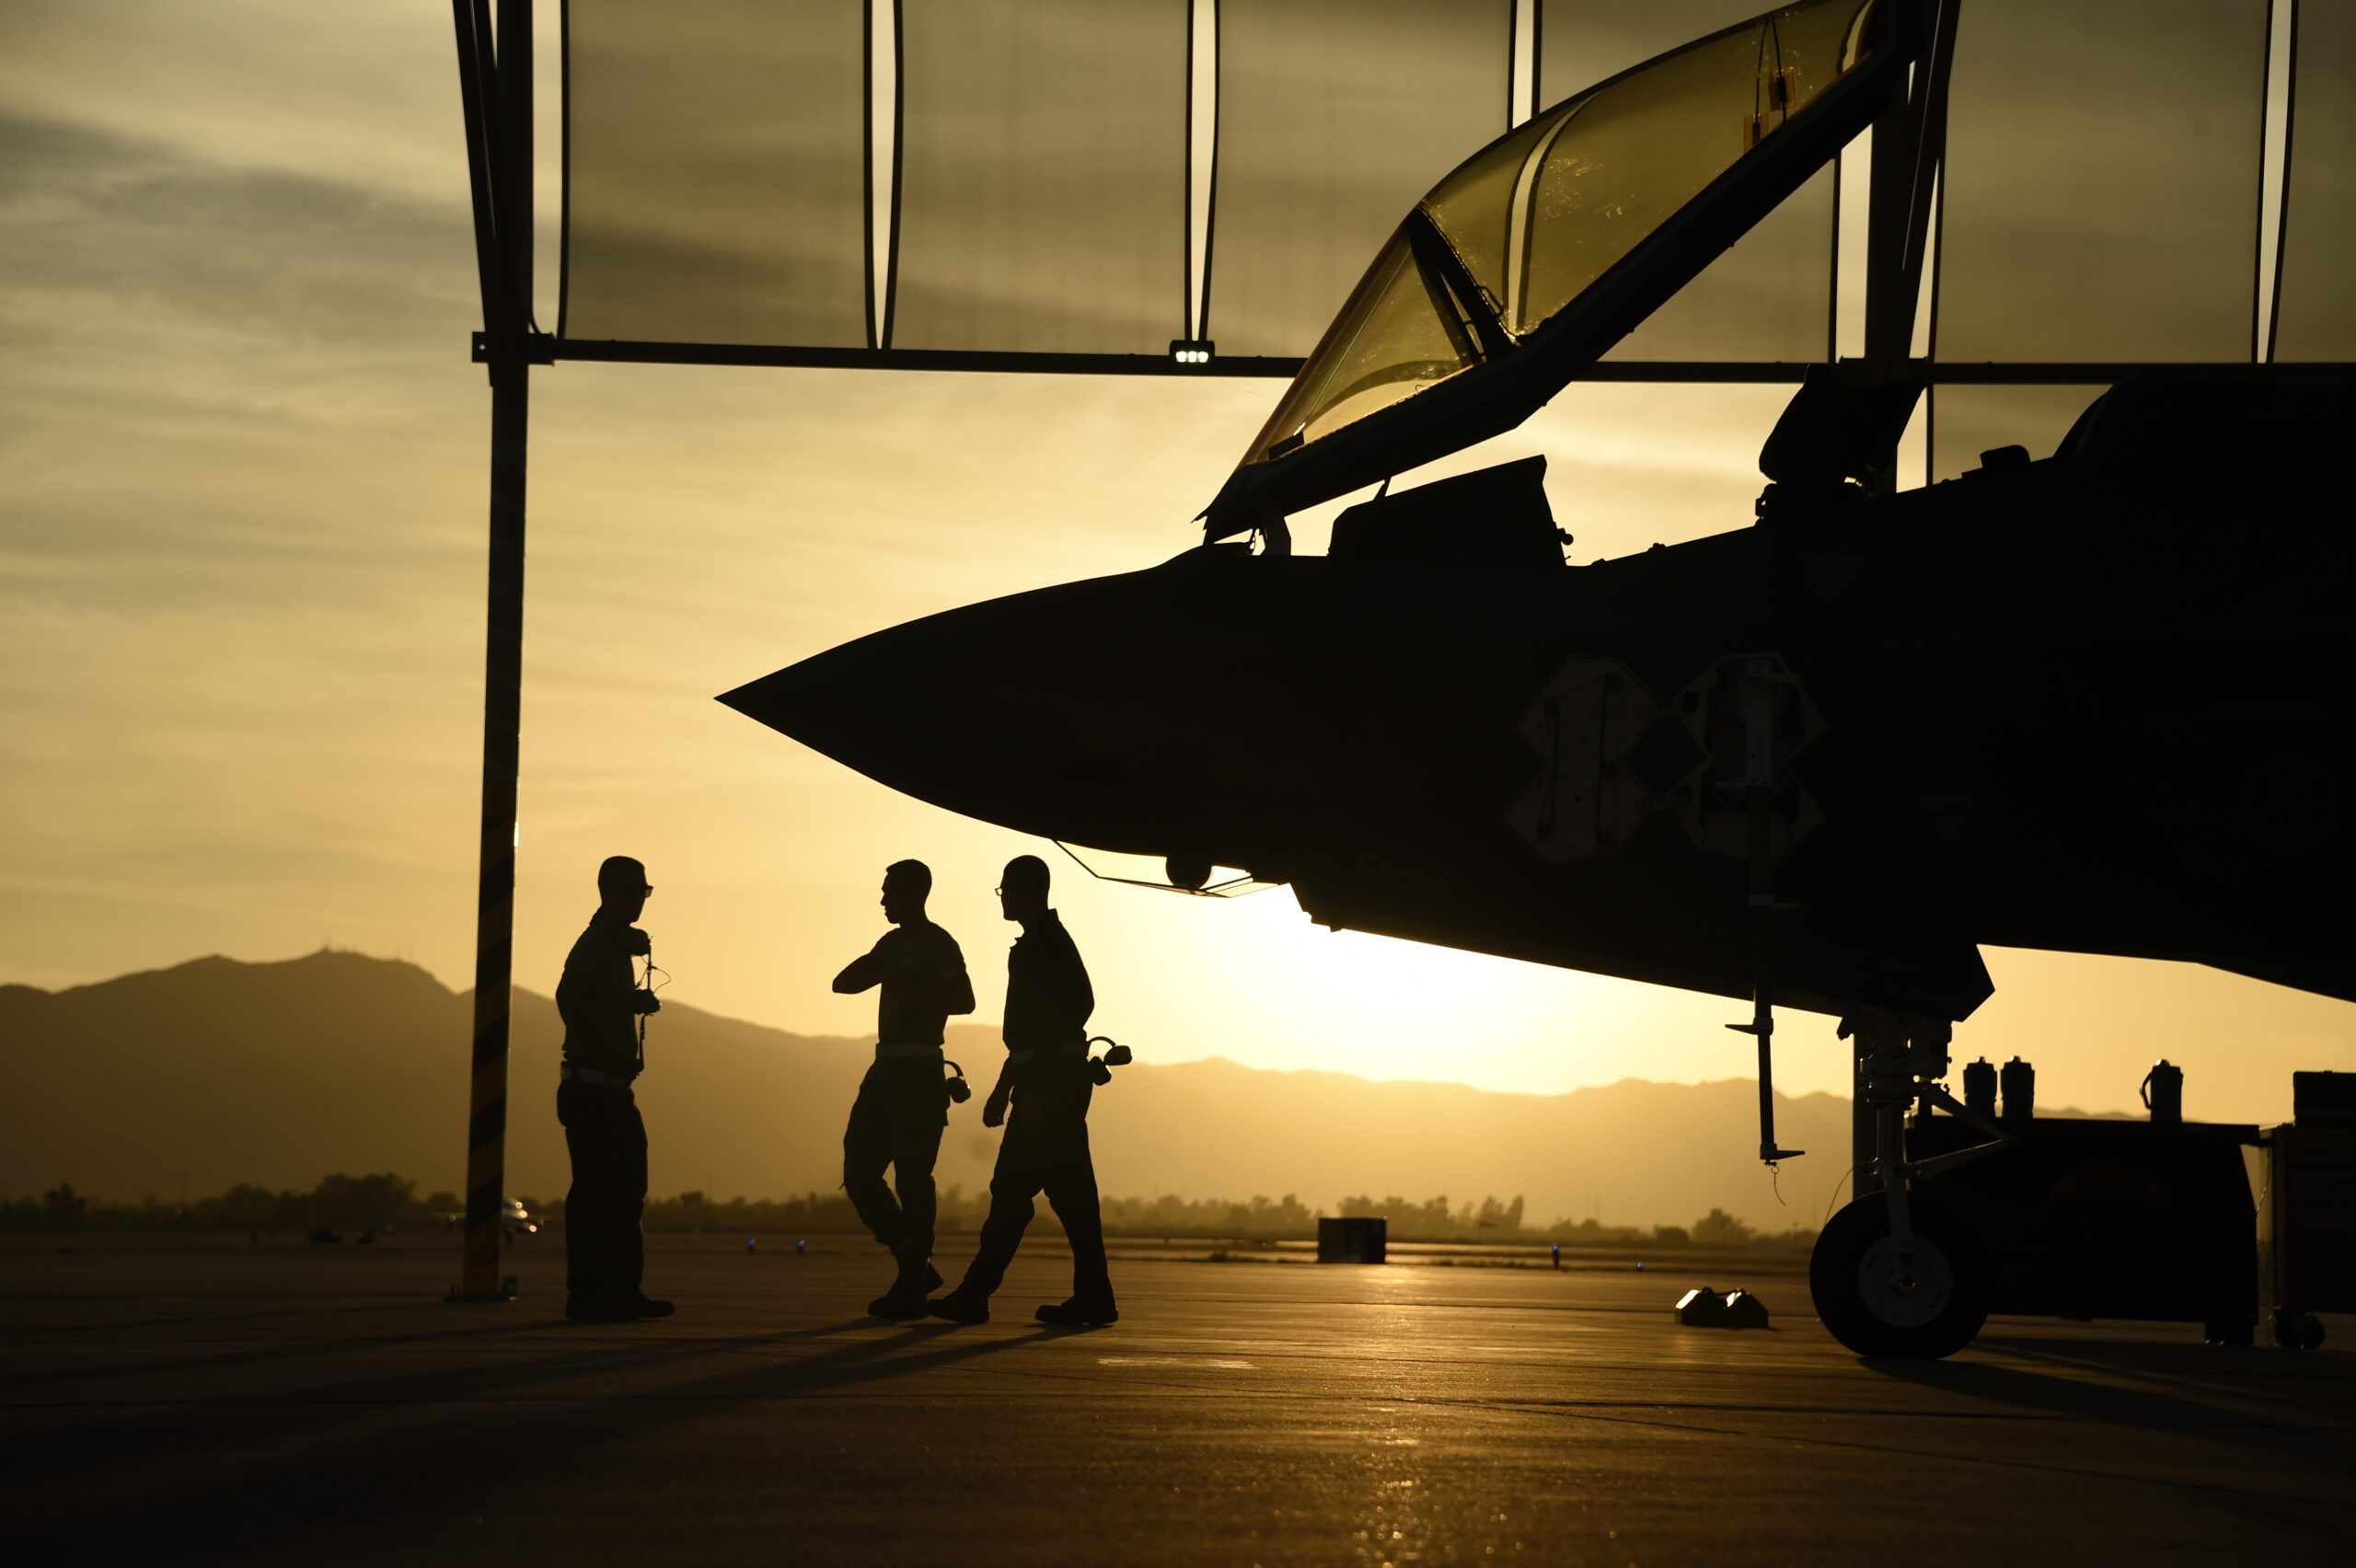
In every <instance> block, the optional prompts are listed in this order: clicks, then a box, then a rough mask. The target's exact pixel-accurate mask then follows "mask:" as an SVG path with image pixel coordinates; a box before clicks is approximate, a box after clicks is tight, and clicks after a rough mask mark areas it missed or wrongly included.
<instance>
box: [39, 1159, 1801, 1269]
mask: <svg viewBox="0 0 2356 1568" xmlns="http://www.w3.org/2000/svg"><path fill="white" fill-rule="evenodd" d="M416 1191H417V1183H416V1182H411V1181H410V1180H409V1179H408V1178H406V1177H402V1176H396V1175H393V1174H391V1173H389V1172H387V1173H383V1174H379V1175H372V1176H345V1175H334V1176H329V1177H327V1178H325V1179H324V1180H322V1181H321V1182H319V1184H318V1186H317V1187H315V1188H313V1189H311V1190H310V1191H309V1192H307V1193H304V1192H296V1191H294V1190H291V1189H289V1190H285V1191H281V1192H272V1191H271V1190H270V1189H269V1188H267V1187H258V1186H253V1185H250V1184H241V1185H238V1186H235V1187H232V1188H230V1189H229V1190H228V1191H227V1192H225V1193H222V1194H220V1195H219V1196H218V1197H211V1198H201V1199H198V1200H196V1201H194V1202H191V1203H167V1202H165V1201H163V1200H161V1199H158V1198H154V1197H148V1198H143V1199H141V1200H140V1201H139V1202H137V1203H99V1202H97V1201H94V1200H92V1199H89V1198H87V1197H84V1196H83V1195H82V1194H80V1193H76V1192H75V1191H74V1189H73V1188H72V1187H71V1186H58V1187H52V1188H51V1189H50V1190H49V1191H48V1192H47V1193H43V1194H42V1195H41V1196H40V1197H38V1198H17V1199H7V1200H0V1231H42V1230H54V1231H84V1230H90V1231H108V1230H126V1231H128V1230H246V1231H254V1232H261V1233H271V1234H275V1233H278V1232H307V1231H309V1230H311V1229H314V1228H320V1227H325V1228H331V1229H336V1230H352V1231H364V1230H377V1231H382V1230H388V1229H398V1228H402V1227H423V1226H427V1225H431V1224H438V1223H444V1222H447V1221H449V1220H452V1219H454V1218H456V1216H457V1215H458V1213H459V1211H460V1210H461V1208H462V1206H463V1205H461V1204H460V1203H459V1201H458V1198H457V1195H456V1193H447V1192H437V1193H433V1194H431V1195H430V1196H427V1197H425V1198H422V1199H421V1198H419V1197H418V1196H417V1195H416ZM523 1203H524V1205H525V1208H527V1209H529V1210H530V1211H532V1214H533V1216H534V1217H536V1218H537V1219H539V1220H541V1221H542V1222H544V1223H555V1224H558V1225H560V1224H561V1223H562V1220H563V1217H564V1205H563V1203H562V1202H561V1201H558V1202H554V1203H548V1204H544V1203H542V1202H541V1201H540V1200H538V1199H537V1198H531V1197H525V1199H523ZM1040 1210H1041V1212H1040V1215H1039V1218H1038V1222H1037V1223H1039V1224H1040V1225H1042V1226H1045V1228H1047V1229H1048V1230H1049V1231H1050V1232H1052V1231H1054V1230H1056V1229H1057V1224H1056V1220H1055V1216H1054V1212H1053V1211H1052V1210H1050V1209H1048V1208H1047V1207H1046V1206H1045V1205H1040ZM988 1212H989V1194H988V1193H987V1192H975V1193H967V1192H966V1191H965V1190H964V1188H963V1187H960V1186H949V1187H944V1188H943V1189H941V1219H940V1225H941V1229H942V1230H943V1231H945V1232H949V1233H951V1234H955V1233H958V1232H961V1231H976V1230H979V1229H980V1228H981V1226H982V1220H983V1218H984V1217H985V1216H987V1214H988ZM1334 1212H1335V1213H1336V1214H1338V1215H1340V1216H1344V1217H1357V1216H1368V1217H1380V1218H1382V1219H1384V1220H1386V1221H1388V1222H1389V1226H1390V1233H1391V1239H1392V1240H1393V1241H1452V1242H1481V1241H1496V1242H1520V1243H1537V1244H1544V1243H1547V1242H1556V1241H1559V1242H1561V1243H1563V1244H1564V1245H1565V1246H1577V1247H1634V1248H1650V1247H1670V1248H1674V1247H1708V1248H1721V1249H1723V1248H1760V1249H1765V1250H1791V1251H1804V1250H1805V1249H1806V1248H1807V1246H1808V1245H1809V1244H1811V1243H1812V1242H1813V1241H1814V1240H1815V1239H1816V1232H1815V1229H1814V1228H1812V1227H1808V1226H1795V1227H1794V1228H1791V1229H1789V1230H1784V1231H1774V1232H1767V1231H1761V1230H1759V1229H1757V1228H1753V1227H1752V1226H1750V1225H1748V1224H1746V1223H1745V1222H1743V1221H1742V1220H1739V1219H1737V1218H1735V1217H1734V1216H1732V1215H1729V1214H1727V1212H1726V1211H1725V1210H1724V1209H1717V1208H1714V1209H1712V1210H1711V1211H1710V1212H1709V1213H1708V1214H1706V1215H1704V1216H1702V1217H1701V1218H1700V1219H1697V1220H1695V1221H1694V1222H1693V1223H1692V1225H1691V1226H1682V1225H1660V1226H1652V1227H1649V1228H1646V1227H1639V1226H1633V1225H1605V1224H1602V1223H1601V1222H1600V1221H1598V1220H1595V1219H1581V1220H1570V1219H1558V1220H1556V1221H1554V1223H1553V1224H1552V1225H1550V1226H1546V1227H1543V1228H1535V1227H1530V1226H1527V1225H1525V1224H1524V1223H1523V1216H1524V1209H1523V1205H1522V1200H1521V1199H1520V1198H1519V1197H1516V1198H1514V1199H1513V1200H1512V1201H1511V1202H1509V1203H1507V1202H1501V1201H1499V1200H1498V1199H1496V1198H1495V1197H1486V1198H1483V1199H1482V1200H1481V1201H1480V1202H1479V1203H1477V1204H1475V1203H1472V1202H1466V1203H1464V1204H1461V1205H1451V1204H1450V1203H1449V1200H1448V1199H1447V1198H1446V1197H1445V1196H1440V1197H1434V1198H1429V1199H1426V1201H1424V1202H1422V1203H1413V1202H1410V1201H1409V1200H1407V1199H1405V1198H1402V1197H1398V1196H1395V1195H1393V1196H1390V1197H1383V1198H1375V1197H1369V1196H1365V1195H1361V1196H1357V1197H1348V1198H1344V1199H1342V1200H1341V1202H1340V1203H1339V1204H1337V1205H1335V1208H1334ZM1103 1214H1104V1228H1105V1231H1106V1232H1107V1233H1108V1234H1110V1235H1114V1236H1132V1237H1145V1236H1151V1237H1162V1238H1168V1239H1173V1240H1174V1239H1190V1240H1237V1241H1242V1240H1251V1241H1305V1240H1311V1239H1314V1238H1315V1237H1316V1235H1317V1222H1318V1220H1319V1219H1320V1218H1322V1217H1323V1216H1324V1211H1323V1210H1322V1209H1313V1208H1311V1207H1310V1206H1309V1205H1306V1204H1303V1203H1302V1202H1301V1201H1300V1199H1299V1197H1298V1196H1296V1195H1295V1194H1293V1193H1286V1194H1285V1195H1284V1196H1283V1197H1281V1198H1276V1199H1273V1200H1272V1199H1269V1198H1265V1197H1254V1198H1252V1199H1250V1200H1249V1201H1247V1202H1241V1203H1239V1202H1236V1201H1233V1200H1230V1199H1226V1198H1180V1197H1174V1196H1168V1195H1165V1196H1161V1197H1154V1198H1112V1197H1108V1198H1106V1199H1104V1200H1103ZM646 1228H647V1229H649V1230H654V1231H690V1232H692V1231H745V1232H746V1233H756V1232H763V1231H768V1232H778V1231H783V1232H787V1233H791V1234H799V1235H821V1236H823V1235H829V1234H840V1233H845V1232H849V1233H856V1232H858V1231H860V1230H861V1229H862V1228H863V1227H862V1226H861V1225H860V1220H859V1216H858V1215H857V1214H855V1213H853V1212H852V1209H851V1206H850V1201H849V1199H847V1198H845V1197H844V1196H843V1195H842V1193H838V1192H837V1193H816V1192H813V1193H803V1194H802V1195H801V1196H799V1197H792V1198H782V1199H779V1198H744V1197H735V1198H730V1199H728V1200H726V1201H725V1202H722V1201H719V1200H716V1199H713V1198H711V1197H710V1196H709V1195H707V1194H706V1193H702V1192H686V1193H679V1194H678V1195H677V1196H676V1197H670V1198H658V1199H655V1200H653V1201H652V1202H650V1203H649V1204H648V1205H646Z"/></svg>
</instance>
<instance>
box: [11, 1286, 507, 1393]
mask: <svg viewBox="0 0 2356 1568" xmlns="http://www.w3.org/2000/svg"><path fill="white" fill-rule="evenodd" d="M414 1305H415V1304H414V1303H411V1302H406V1301H403V1302H393V1303H388V1304H387V1305H386V1306H385V1307H383V1308H339V1309H338V1310H339V1311H371V1310H385V1311H407V1310H412V1309H414ZM316 1310H317V1309H290V1310H287V1311H283V1312H268V1313H232V1312H216V1313H208V1314H206V1315H205V1316H203V1317H201V1318H175V1319H173V1320H172V1321H171V1325H170V1326H171V1328H172V1330H173V1331H175V1332H178V1331H179V1330H182V1329H188V1328H195V1327H201V1326H208V1325H217V1324H221V1323H230V1322H239V1323H251V1322H253V1321H254V1320H257V1319H267V1318H293V1317H301V1316H305V1315H307V1314H310V1313H313V1312H316ZM548 1327H549V1324H548V1323H547V1322H546V1321H545V1320H540V1319H533V1320H529V1321H525V1322H511V1323H475V1324H470V1325H469V1326H468V1327H466V1328H462V1329H429V1330H426V1331H424V1332H420V1333H409V1334H394V1333H387V1334H349V1335H346V1336H344V1337H343V1338H341V1339H331V1340H306V1341H304V1342H302V1343H294V1344H285V1343H271V1344H258V1345H253V1346H250V1347H248V1348H246V1349H242V1350H225V1351H220V1352H217V1353H215V1354H213V1355H182V1356H175V1357H172V1358H170V1359H167V1360H162V1361H137V1360H133V1361H109V1362H102V1363H96V1364H91V1365H86V1366H60V1367H57V1368H54V1369H52V1370H50V1371H45V1372H17V1373H12V1374H10V1376H9V1378H8V1381H9V1383H10V1384H11V1385H12V1386H14V1387H18V1388H23V1387H28V1386H40V1385H44V1384H51V1385H53V1384H71V1383H77V1382H85V1383H87V1382H98V1381H102V1380H104V1379H106V1378H126V1377H138V1378H154V1377H158V1376H163V1375H167V1374H170V1373H174V1372H201V1371H205V1370H207V1369H211V1368H217V1367H225V1366H265V1365H268V1364H270V1363H271V1362H283V1361H301V1360H303V1359H305V1358H306V1357H314V1358H315V1357H318V1356H323V1355H350V1354H351V1353H352V1352H353V1351H355V1350H390V1349H393V1348H395V1347H397V1346H404V1345H408V1346H416V1345H430V1344H433V1343H452V1342H459V1341H467V1340H483V1339H504V1338H511V1337H513V1336H514V1335H516V1334H528V1333H534V1332H543V1331H545V1330H547V1328H548ZM26 1337H29V1336H26Z"/></svg>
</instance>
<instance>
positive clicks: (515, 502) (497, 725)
mask: <svg viewBox="0 0 2356 1568" xmlns="http://www.w3.org/2000/svg"><path fill="white" fill-rule="evenodd" d="M462 3H463V0H462ZM487 9H488V8H487V6H484V5H483V4H481V0H475V4H473V5H472V6H467V7H465V9H464V10H462V12H461V17H460V23H459V37H460V46H459V54H460V60H459V64H460V69H461V71H462V72H472V73H473V74H474V79H473V85H474V86H475V87H476V90H477V91H478V93H479V92H480V91H481V89H483V88H487V87H490V86H491V85H492V83H493V81H494V80H495V84H496V97H495V99H494V100H492V101H491V102H490V103H486V104H485V105H484V106H483V111H482V112H481V113H480V114H479V116H478V115H477V114H475V113H470V114H469V116H468V118H469V120H470V121H476V120H478V119H479V121H480V125H481V131H482V142H481V144H480V146H479V149H475V150H479V153H480V155H481V156H479V158H478V159H477V160H476V167H477V169H478V171H479V184H481V185H482V186H484V187H487V189H484V190H479V192H478V202H477V213H478V223H479V221H480V218H481V215H482V213H483V211H484V208H485V206H486V205H488V207H489V210H490V213H491V223H492V230H493V234H492V242H493V243H492V248H491V252H490V255H489V259H487V261H486V264H485V266H484V269H483V271H484V276H485V279H486V281H487V285H488V286H489V287H491V288H493V289H495V290H496V291H497V292H496V294H495V295H493V294H486V297H485V300H484V328H485V330H486V334H487V337H488V341H489V350H490V353H489V357H490V361H491V556H490V571H489V593H488V613H487V616H486V628H485V637H484V648H483V710H482V815H481V837H480V841H479V876H478V882H477V887H476V900H475V997H474V1052H473V1078H472V1084H471V1090H470V1098H469V1109H468V1117H467V1219H466V1227H467V1228H466V1251H465V1262H464V1265H463V1268H462V1271H461V1274H460V1277H459V1283H458V1287H457V1288H456V1290H455V1291H453V1292H452V1293H451V1299H453V1300H468V1301H498V1300H505V1299H507V1298H508V1297H512V1296H513V1295H514V1285H513V1282H512V1281H511V1280H508V1279H505V1278H502V1276H501V1274H500V1272H499V1267H500V1257H499V1253H500V1239H501V1238H500V1228H501V1210H502V1207H503V1206H504V1204H505V1198H506V1192H505V1184H506V1152H507V1037H508V1011H509V996H510V991H511V987H512V985H513V982H514V935H515V847H516V827H515V784H516V775H517V771H518V762H519V748H520V736H521V731H522V700H523V675H524V519H525V472H526V457H527V445H528V435H529V430H530V423H531V380H530V370H529V367H528V363H527V356H526V353H525V334H526V333H527V332H528V330H529V329H530V324H531V308H532V306H531V302H532V220H531V212H532V195H531V193H532V7H531V3H530V0H499V29H498V52H497V63H496V65H495V67H493V68H492V70H491V71H489V72H484V71H481V70H480V69H479V66H480V62H479V59H478V60H469V58H468V55H469V49H468V41H467V40H468V17H467V15H466V13H467V12H468V11H471V13H472V15H473V17H474V18H475V20H476V24H477V25H476V29H475V32H474V37H475V39H476V40H477V47H478V49H479V43H480V40H481V37H482V30H483V29H481V27H480V23H481V22H483V21H487V19H488V17H487V16H486V15H485V13H486V11H487ZM485 96H488V95H485ZM484 196H488V197H489V201H488V202H487V203H486V202H484V201H483V200H482V198H483V197H484ZM481 237H482V236H480V235H478V238H479V239H480V238H481Z"/></svg>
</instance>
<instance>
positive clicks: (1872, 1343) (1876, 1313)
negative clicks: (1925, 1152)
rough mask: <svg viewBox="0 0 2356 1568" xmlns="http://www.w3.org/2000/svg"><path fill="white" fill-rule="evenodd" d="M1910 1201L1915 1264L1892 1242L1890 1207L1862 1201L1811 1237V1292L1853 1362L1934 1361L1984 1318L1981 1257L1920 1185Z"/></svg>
mask: <svg viewBox="0 0 2356 1568" xmlns="http://www.w3.org/2000/svg"><path fill="white" fill-rule="evenodd" d="M1906 1198H1907V1217H1908V1222H1909V1224H1910V1226H1911V1228H1912V1229H1913V1232H1914V1248H1915V1250H1914V1251H1913V1253H1912V1254H1911V1257H1910V1256H1909V1255H1907V1254H1906V1253H1905V1252H1904V1251H1902V1250H1900V1249H1898V1248H1896V1247H1895V1246H1894V1245H1892V1244H1890V1238H1889V1204H1888V1199H1886V1198H1885V1197H1883V1195H1882V1194H1881V1193H1873V1194H1872V1195H1870V1196H1868V1197H1864V1198H1859V1199H1858V1200H1857V1201H1855V1202H1854V1203H1852V1204H1851V1205H1848V1207H1846V1208H1844V1209H1842V1211H1841V1212H1840V1213H1839V1214H1836V1215H1834V1216H1832V1222H1831V1224H1830V1225H1827V1226H1826V1227H1825V1228H1824V1230H1823V1232H1822V1233H1821V1234H1820V1235H1819V1236H1818V1237H1817V1239H1816V1251H1815V1252H1814V1253H1813V1254H1811V1255H1810V1256H1809V1258H1808V1264H1807V1288H1808V1295H1809V1296H1810V1297H1813V1298H1814V1299H1815V1302H1816V1315H1817V1317H1818V1318H1819V1320H1821V1321H1822V1322H1823V1324H1824V1326H1825V1327H1826V1328H1827V1329H1829V1330H1830V1331H1831V1333H1832V1337H1833V1338H1834V1339H1837V1340H1839V1341H1840V1342H1841V1343H1842V1344H1845V1345H1847V1346H1848V1347H1849V1348H1850V1349H1851V1350H1854V1351H1855V1352H1856V1353H1857V1354H1858V1355H1864V1356H1871V1357H1877V1358H1887V1359H1889V1360H1893V1361H1936V1360H1938V1359H1940V1358H1941V1357H1942V1356H1948V1355H1954V1354H1955V1353H1956V1352H1957V1351H1958V1350H1961V1349H1962V1348H1963V1347H1964V1346H1965V1345H1968V1344H1969V1343H1971V1339H1972V1336H1973V1335H1974V1334H1977V1333H1978V1332H1980V1325H1981V1323H1983V1322H1985V1321H1986V1320H1987V1318H1988V1261H1987V1254H1986V1252H1985V1251H1982V1250H1981V1245H1980V1239H1979V1238H1978V1237H1976V1236H1974V1235H1973V1234H1972V1232H1971V1229H1970V1228H1969V1226H1966V1225H1965V1224H1964V1223H1963V1222H1962V1221H1960V1220H1958V1219H1957V1218H1956V1217H1955V1216H1954V1215H1953V1214H1952V1212H1951V1211H1949V1209H1948V1208H1947V1206H1946V1205H1945V1204H1943V1203H1941V1202H1940V1201H1939V1200H1938V1198H1937V1197H1936V1196H1935V1195H1934V1194H1933V1193H1928V1192H1926V1191H1924V1190H1923V1189H1922V1188H1920V1187H1917V1188H1915V1189H1914V1190H1912V1191H1911V1192H1910V1193H1907V1195H1906Z"/></svg>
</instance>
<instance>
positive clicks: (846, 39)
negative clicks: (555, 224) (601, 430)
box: [558, 0, 870, 348]
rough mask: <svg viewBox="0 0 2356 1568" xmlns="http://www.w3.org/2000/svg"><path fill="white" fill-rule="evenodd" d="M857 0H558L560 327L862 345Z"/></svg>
mask: <svg viewBox="0 0 2356 1568" xmlns="http://www.w3.org/2000/svg"><path fill="white" fill-rule="evenodd" d="M866 48H867V41H866V19H865V6H863V5H862V3H861V0H758V3H756V0H664V4H663V5H660V6H649V5H644V4H641V3H637V0H568V4H567V6H566V7H565V77H566V96H565V219H564V282H563V292H562V300H563V304H562V306H561V308H560V314H559V322H558V330H559V332H560V335H562V336H565V337H569V338H575V339H622V340H638V341H642V342H674V343H764V344H797V345H806V346H811V347H824V348H834V347H839V348H865V347H868V346H870V345H869V341H868V292H869V285H868V264H867V198H866V185H867V161H866V139H867V126H866V118H867V109H866V103H867V96H866V75H867V73H866V65H865V61H866Z"/></svg>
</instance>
